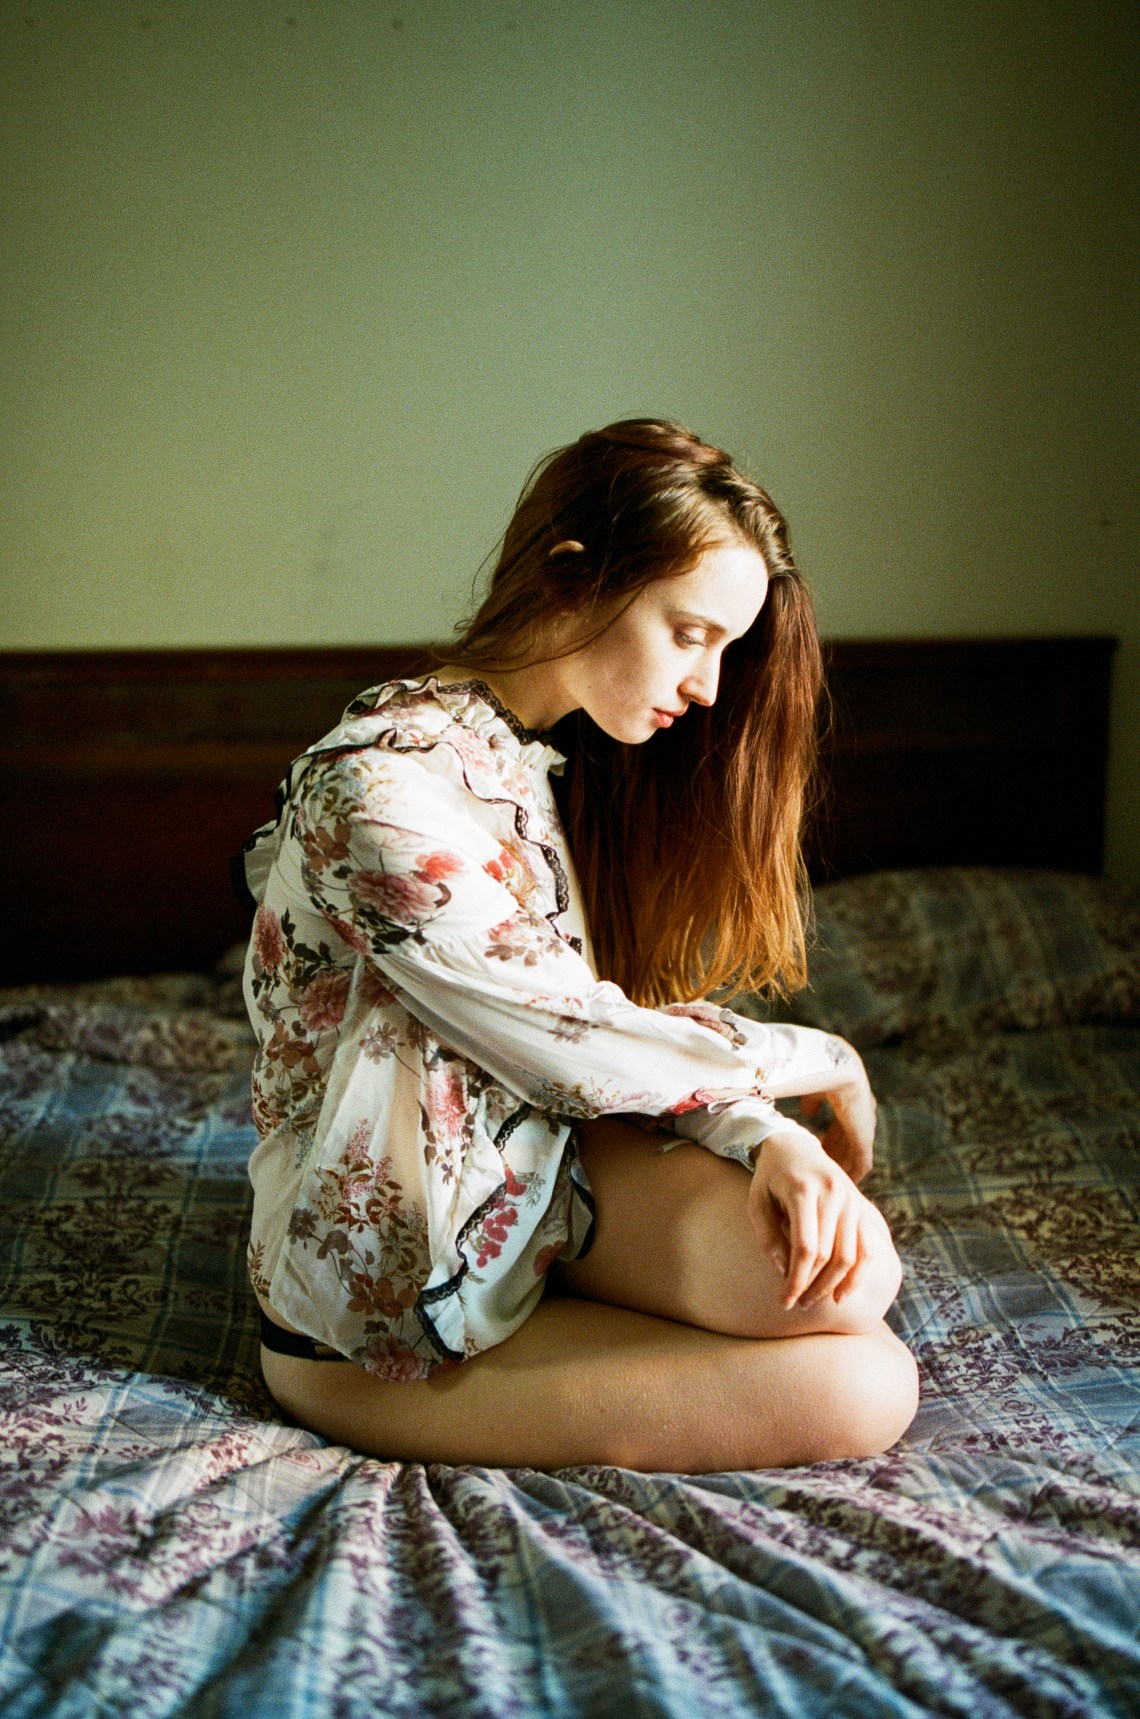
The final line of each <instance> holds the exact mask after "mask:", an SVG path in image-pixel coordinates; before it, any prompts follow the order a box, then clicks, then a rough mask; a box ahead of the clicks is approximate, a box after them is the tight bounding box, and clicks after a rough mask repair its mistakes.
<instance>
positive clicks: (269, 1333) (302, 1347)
mask: <svg viewBox="0 0 1140 1719" xmlns="http://www.w3.org/2000/svg"><path fill="white" fill-rule="evenodd" d="M260 1312H261V1341H262V1343H263V1345H264V1346H265V1348H266V1349H272V1350H273V1353H274V1354H275V1355H296V1356H297V1357H298V1358H299V1359H300V1360H302V1361H347V1359H348V1356H347V1355H342V1354H340V1352H339V1351H338V1350H336V1349H330V1348H329V1347H328V1345H327V1343H320V1344H317V1343H314V1342H313V1339H312V1338H311V1337H303V1336H302V1335H301V1333H300V1332H299V1331H286V1329H285V1327H284V1326H283V1325H278V1324H277V1322H276V1320H273V1319H270V1317H269V1315H268V1314H267V1313H266V1312H265V1310H264V1309H260Z"/></svg>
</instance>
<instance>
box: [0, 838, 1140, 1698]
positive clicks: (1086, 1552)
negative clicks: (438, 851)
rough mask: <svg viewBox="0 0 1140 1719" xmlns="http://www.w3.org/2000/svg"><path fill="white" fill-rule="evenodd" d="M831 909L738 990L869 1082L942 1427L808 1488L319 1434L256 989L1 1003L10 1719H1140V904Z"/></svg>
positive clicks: (1023, 875) (213, 980)
mask: <svg viewBox="0 0 1140 1719" xmlns="http://www.w3.org/2000/svg"><path fill="white" fill-rule="evenodd" d="M816 899H817V924H816V931H815V939H814V943H813V953H812V963H811V967H812V985H811V988H810V989H809V990H808V991H806V992H804V993H802V994H801V995H800V996H799V997H798V998H796V999H793V1000H792V1002H791V1003H790V1004H785V1005H784V1006H783V1007H782V1008H773V1006H772V1005H771V1004H765V1003H763V1002H761V1001H760V1000H759V999H748V998H746V999H743V1000H738V1001H737V1002H736V1003H735V1004H734V1006H736V1007H739V1008H741V1009H742V1010H743V1011H744V1012H747V1013H754V1014H765V1013H767V1014H775V1015H776V1016H777V1017H780V1018H792V1019H797V1020H802V1021H804V1022H806V1023H808V1024H812V1025H825V1026H827V1027H829V1028H830V1029H831V1030H834V1031H838V1032H841V1033H844V1034H845V1035H846V1036H847V1037H849V1038H850V1039H851V1040H852V1042H854V1043H855V1044H857V1045H858V1046H859V1048H860V1049H861V1051H862V1052H863V1054H864V1056H865V1060H866V1062H867V1066H868V1069H869V1072H870V1075H871V1079H872V1084H873V1085H874V1087H875V1090H876V1093H877V1095H878V1097H879V1100H880V1127H879V1138H878V1142H877V1146H876V1167H875V1170H874V1172H873V1176H872V1179H871V1181H870V1182H869V1183H868V1184H867V1192H868V1193H869V1194H870V1195H871V1197H872V1198H874V1199H875V1200H876V1201H877V1202H878V1203H879V1204H880V1205H881V1206H882V1208H883V1210H884V1211H885V1213H886V1215H887V1217H888V1219H889V1221H890V1223H891V1226H892V1229H893V1232H894V1235H895V1239H896V1242H897V1244H898V1247H899V1251H900V1254H901V1256H902V1259H903V1264H904V1270H905V1277H904V1282H903V1287H902V1292H901V1294H900V1297H899V1300H898V1302H897V1303H896V1306H895V1307H894V1309H893V1310H892V1313H891V1323H892V1324H893V1325H894V1327H895V1329H896V1330H898V1332H899V1333H900V1335H901V1336H903V1338H904V1339H905V1340H906V1341H907V1342H908V1343H909V1344H910V1346H911V1348H912V1349H913V1351H914V1353H915V1355H916V1357H917V1359H918V1362H919V1367H920V1370H921V1376H922V1403H921V1407H920V1409H919V1413H918V1416H917V1418H916V1420H915V1422H914V1424H913V1426H912V1427H911V1429H910V1431H909V1432H908V1433H907V1434H906V1436H905V1437H904V1439H903V1440H902V1441H901V1443H900V1444H899V1445H897V1446H896V1447H895V1448H894V1449H893V1450H891V1451H890V1452H888V1453H887V1454H886V1455H884V1456H880V1457H876V1458H872V1459H868V1460H863V1461H850V1462H834V1463H825V1464H819V1465H816V1466H813V1467H808V1468H802V1469H784V1470H769V1471H766V1472H734V1473H724V1474H712V1475H701V1476H687V1475H672V1474H641V1473H635V1472H632V1471H629V1470H624V1469H617V1468H611V1467H602V1466H597V1467H579V1468H572V1469H563V1470H560V1471H558V1472H554V1473H543V1472H538V1471H535V1470H530V1469H490V1468H477V1467H470V1468H462V1467H449V1466H446V1465H442V1464H430V1463H429V1464H415V1463H394V1462H393V1463H388V1462H382V1461H378V1460H375V1459H372V1458H364V1457H361V1456H359V1455H358V1454H356V1453H354V1452H353V1451H351V1450H348V1449H345V1448H343V1447H339V1446H335V1445H329V1444H326V1443H325V1442H323V1441H322V1440H321V1439H319V1438H318V1437H316V1436H315V1435H313V1434H311V1433H309V1432H307V1431H304V1430H302V1429H301V1428H298V1427H296V1426H293V1425H290V1424H288V1423H286V1422H285V1421H284V1420H283V1419H282V1416H281V1413H280V1411H279V1410H278V1409H277V1408H276V1406H275V1405H274V1404H273V1402H272V1400H271V1399H270V1398H269V1397H268V1395H267V1393H266V1392H265V1390H264V1387H263V1385H262V1384H261V1381H260V1376H259V1372H258V1364H257V1353H258V1351H257V1313H256V1304H255V1302H254V1300H253V1298H252V1294H251V1291H250V1289H249V1287H248V1284H247V1281H246V1278H245V1271H244V1251H245V1242H246V1236H247V1231H248V1223H249V1211H250V1189H249V1184H248V1180H247V1178H246V1171H245V1164H246V1160H247V1158H248V1155H249V1152H250V1150H251V1148H252V1145H253V1142H254V1136H253V1131H252V1126H251V1123H250V1119H249V1090H248V1086H249V1064H250V1057H251V1054H252V1041H251V1038H250V1035H249V1031H248V1027H247V1025H246V1023H245V1019H244V1010H243V1007H242V1003H241V998H240V994H239V990H238V980H237V978H236V975H235V974H234V973H233V972H232V971H231V972H227V971H220V972H217V973H213V974H208V975H202V974H166V975H159V976H157V977H155V976H152V977H148V978H123V979H112V980H104V981H99V982H93V983H89V984H85V985H70V986H68V985H50V986H25V987H21V988H20V989H19V990H9V991H7V992H3V993H0V1039H2V1042H0V1175H2V1182H0V1186H2V1187H3V1190H4V1198H3V1206H2V1212H0V1421H2V1429H3V1430H2V1437H0V1711H3V1713H4V1714H5V1715H6V1716H11V1719H33V1716H34V1719H65V1716H67V1719H72V1716H79V1715H84V1716H85V1715H89V1714H107V1715H112V1714H114V1715H119V1714H126V1713H129V1714H131V1715H132V1716H136V1715H137V1716H140V1719H142V1716H152V1715H153V1716H155V1719H158V1716H160V1715H169V1714H180V1713H194V1714H204V1715H233V1716H235V1719H238V1716H240V1719H251V1716H260V1715H266V1716H268V1715H273V1716H274V1719H280V1716H283V1715H313V1714H322V1715H323V1714H329V1715H335V1716H344V1719H349V1716H355V1715H361V1716H363V1715H365V1714H367V1715H375V1714H384V1715H413V1714H415V1715H420V1714H425V1715H427V1714H430V1715H441V1716H442V1715H448V1716H453V1715H472V1716H479V1719H482V1716H484V1715H485V1716H486V1719H504V1716H508V1715H527V1716H528V1719H529V1716H531V1715H545V1714H550V1715H563V1714H582V1715H586V1714H589V1715H598V1714H601V1715H605V1714H619V1713H620V1714H621V1715H622V1719H635V1716H639V1715H654V1716H657V1715H670V1716H672V1715H676V1716H677V1719H681V1716H682V1715H683V1716H685V1719H691V1716H692V1715H693V1714H696V1713H700V1714H702V1715H706V1714H712V1715H719V1714H725V1715H728V1714H733V1715H735V1714H751V1713H756V1714H760V1713H763V1714H769V1713H771V1714H785V1713H786V1714H789V1715H793V1714H794V1715H797V1716H798V1715H803V1714H814V1713H820V1714H828V1715H847V1714H851V1715H876V1716H878V1715H893V1714H898V1715H911V1714H919V1713H937V1714H954V1715H969V1719H985V1716H988V1715H995V1716H996V1715H1007V1714H1025V1715H1040V1716H1042V1719H1044V1716H1050V1719H1053V1716H1058V1719H1059V1716H1061V1715H1065V1716H1069V1715H1084V1714H1090V1715H1091V1714H1095V1715H1128V1714H1136V1713H1137V1712H1140V1365H1138V1363H1140V903H1138V901H1137V898H1136V897H1135V896H1134V895H1130V894H1129V893H1128V892H1126V891H1123V890H1118V889H1113V888H1112V887H1111V886H1109V885H1107V884H1104V883H1103V882H1099V881H1097V880H1094V879H1091V878H1084V877H1080V876H1075V875H1069V874H1062V873H1047V872H1031V871H1026V872H1014V871H996V870H982V869H972V870H971V869H956V870H926V871H923V870H917V871H910V872H891V873H876V874H871V875H869V876H867V877H863V878H856V879H849V880H845V881H843V882H840V883H835V884H831V885H827V886H825V887H824V888H823V889H822V890H820V891H818V892H817V898H816ZM789 1108H791V1109H792V1110H794V1105H793V1106H790V1107H789ZM820 1120H821V1119H816V1121H815V1122H813V1124H812V1125H813V1126H817V1125H819V1122H820Z"/></svg>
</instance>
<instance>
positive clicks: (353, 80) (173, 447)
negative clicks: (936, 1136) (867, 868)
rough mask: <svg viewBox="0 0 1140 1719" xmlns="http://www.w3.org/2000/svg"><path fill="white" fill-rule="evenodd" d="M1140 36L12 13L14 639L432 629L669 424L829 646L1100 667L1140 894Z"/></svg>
mask: <svg viewBox="0 0 1140 1719" xmlns="http://www.w3.org/2000/svg"><path fill="white" fill-rule="evenodd" d="M1135 18H1136V9H1135V7H1134V6H1133V4H1132V3H1131V0H1128V3H1126V4H1114V3H1110V0H1103V3H1097V0H1079V3H1077V4H1073V5H1066V4H1059V3H1057V0H1035V3H1033V4H1023V3H1016V0H1014V3H1011V0H1001V3H1000V4H998V3H997V0H750V3H744V0H741V3H739V4H732V3H728V0H642V3H638V0H579V3H575V0H543V3H542V4H535V3H534V0H389V3H380V0H291V3H284V0H283V3H280V4H278V3H277V0H257V3H252V0H251V3H245V4H243V3H241V0H236V3H235V0H151V3H149V4H144V3H143V0H139V3H129V4H128V3H126V0H123V3H121V4H120V3H116V0H85V3H80V0H54V3H53V4H47V3H46V0H21V3H20V4H19V5H11V4H9V3H8V0H0V50H2V58H3V87H2V89H0V126H2V137H0V143H2V149H3V161H2V172H0V202H2V206H0V220H2V228H3V233H4V241H3V268H4V280H3V282H2V283H0V286H2V289H3V296H2V301H0V303H2V309H0V316H2V318H3V351H2V355H0V363H2V366H3V369H2V376H3V401H2V421H0V578H2V582H3V584H2V601H0V646H3V647H54V646H64V645H84V646H86V645H150V644H154V645H189V644H249V643H255V642H258V641H264V642H269V643H294V642H295V643H302V642H333V643H335V642H341V641H350V640H351V641H358V642H362V641H371V640H376V641H399V640H409V639H419V638H423V637H425V636H430V635H435V636H438V635H439V634H440V633H441V632H442V631H444V630H445V628H446V626H447V625H448V624H450V622H451V621H453V620H454V619H456V618H457V617H458V615H459V614H460V612H461V611H462V610H463V608H464V607H465V605H466V602H467V598H468V594H469V590H470V580H471V576H472V574H473V573H474V571H475V569H476V567H477V566H478V564H479V562H480V560H481V559H482V557H483V555H484V553H485V552H486V550H487V549H488V548H489V547H490V545H491V543H492V541H493V539H494V538H495V536H496V535H497V533H498V532H499V531H500V530H501V528H502V526H503V524H504V523H505V520H506V517H507V515H508V513H509V511H510V507H511V504H512V502H513V499H514V496H515V493H516V492H517V489H518V486H519V484H520V483H521V481H522V479H523V477H524V475H525V473H526V470H527V468H528V466H529V465H530V463H531V461H532V459H533V458H534V457H535V456H537V455H538V454H539V453H541V452H543V451H544V450H546V449H548V448H550V447H552V446H554V445H556V444H557V443H559V442H562V441H566V440H568V439H570V438H572V437H573V436H575V435H577V434H578V433H579V432H580V431H581V430H583V429H585V428H587V427H589V426H592V425H596V424H599V423H602V422H605V421H606V420H608V419H610V418H613V417H616V416H619V415H622V414H627V413H632V412H654V413H667V414H671V415H675V416H678V417H680V418H682V419H685V420H687V421H689V422H690V423H691V424H692V425H693V426H694V427H695V428H697V429H699V430H700V431H701V432H702V433H704V434H705V435H707V436H710V437H712V438H714V439H718V440H720V441H722V442H723V443H724V444H726V445H727V446H728V447H730V448H731V449H733V450H734V452H736V453H737V455H738V456H739V457H740V458H741V459H742V460H743V461H744V462H745V463H746V464H748V465H749V466H750V467H751V468H752V469H753V470H754V471H755V472H756V474H757V475H758V476H760V477H761V478H762V479H763V481H765V482H766V483H767V484H768V486H769V487H770V488H771V489H772V490H773V492H774V493H775V495H776V497H777V499H778V500H779V501H780V502H781V504H782V505H783V506H784V508H785V509H786V511H787V512H788V513H789V515H790V517H791V521H792V527H793V535H794V539H795V542H796V544H797V546H798V549H799V551H800V555H801V558H802V561H803V563H804V565H805V567H806V569H807V571H808V573H809V575H810V577H811V579H812V581H813V583H814V586H815V589H816V592H817V597H818V603H819V609H820V614H821V618H822V622H823V626H824V628H825V630H826V631H828V632H829V633H831V634H833V635H847V636H859V635H875V634H891V635H899V634H908V633H987V632H1021V631H1029V632H1041V633H1050V632H1058V631H1064V630H1069V629H1075V630H1093V631H1111V632H1116V633H1119V634H1120V636H1121V639H1122V641H1123V642H1122V648H1121V652H1120V655H1119V658H1118V663H1117V686H1116V692H1117V719H1116V725H1115V730H1114V740H1113V774H1112V806H1111V816H1110V854H1111V864H1112V867H1113V869H1114V870H1115V871H1116V872H1117V873H1118V874H1119V875H1125V876H1129V877H1131V878H1133V879H1135V880H1136V881H1140V626H1138V623H1137V619H1136V603H1135V588H1136V570H1137V565H1138V563H1137V517H1136V513H1137V508H1136V503H1137V496H1136V483H1135V478H1136V462H1135V422H1136V411H1135V407H1136V398H1135V376H1136V334H1135V321H1134V315H1133V316H1129V315H1128V311H1129V309H1132V310H1133V312H1134V308H1135V307H1134V303H1133V305H1132V306H1131V307H1130V306H1129V305H1128V302H1127V301H1128V297H1129V294H1130V293H1131V292H1133V291H1134V282H1135V279H1136V269H1137V260H1138V259H1137V254H1136V253H1137V246H1136V237H1137V228H1136V217H1135V213H1134V203H1135V187H1136V183H1137V159H1136V154H1137V152H1136V129H1135V120H1134V119H1133V118H1130V117H1129V116H1130V115H1131V113H1132V112H1133V106H1134V91H1135V76H1136V70H1137V53H1136V24H1135ZM1064 815H1065V808H1064V807H1063V806H1059V807H1058V816H1060V817H1063V816H1064Z"/></svg>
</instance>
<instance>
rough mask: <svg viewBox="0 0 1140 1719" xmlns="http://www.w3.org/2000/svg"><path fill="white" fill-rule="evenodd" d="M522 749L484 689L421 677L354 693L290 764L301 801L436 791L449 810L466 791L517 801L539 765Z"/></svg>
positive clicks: (528, 790)
mask: <svg viewBox="0 0 1140 1719" xmlns="http://www.w3.org/2000/svg"><path fill="white" fill-rule="evenodd" d="M529 750H530V748H529V746H528V744H527V743H526V742H524V741H522V740H521V739H520V737H519V735H518V734H517V733H516V732H515V730H514V728H513V727H512V725H511V719H510V713H509V712H504V711H502V709H501V708H500V707H499V706H498V704H497V701H496V700H495V699H494V695H493V694H490V689H489V688H485V687H483V686H482V684H481V683H480V682H479V681H477V680H474V679H471V680H463V681H448V680H443V679H440V678H439V677H438V676H437V675H435V674H428V675H422V676H419V677H416V678H414V679H413V678H408V679H404V680H393V681H385V682H382V683H381V684H380V685H378V686H374V687H369V688H368V689H367V690H366V691H365V692H362V693H360V694H359V695H358V696H357V697H356V698H354V699H353V701H352V703H351V704H350V705H349V706H348V708H347V710H346V711H345V713H344V716H343V717H342V719H341V721H340V722H339V723H338V724H337V726H336V727H335V728H333V729H331V730H330V731H329V733H328V734H326V735H325V736H323V738H322V739H321V740H319V741H317V742H316V744H315V745H314V746H312V747H310V748H309V751H308V752H307V753H306V754H305V755H304V758H303V759H302V760H299V764H300V765H301V766H302V768H301V769H300V770H299V771H298V772H297V774H296V778H295V780H296V785H297V788H298V789H299V790H300V795H301V797H302V798H304V799H306V800H309V801H310V802H311V801H312V799H313V798H314V797H315V796H316V797H320V798H321V799H324V800H328V799H329V796H330V795H331V796H332V799H334V800H335V801H337V802H338V803H339V805H340V806H341V807H342V808H344V807H345V806H347V805H348V804H349V803H355V804H356V805H357V806H359V807H361V808H362V807H363V805H364V804H365V803H371V804H372V805H373V807H375V806H376V805H377V804H378V803H379V802H380V801H381V800H382V801H384V802H386V803H387V804H389V805H391V804H392V803H393V802H394V801H395V800H399V799H402V798H404V797H411V798H413V799H415V798H418V797H419V796H420V795H422V794H428V795H430V796H432V797H436V796H438V795H440V794H443V795H444V796H445V797H447V798H451V799H453V802H455V804H454V809H455V810H459V803H461V802H462V801H464V800H466V799H468V798H469V797H473V798H474V799H477V800H494V801H502V800H504V799H507V800H515V801H516V802H517V803H519V804H525V803H526V802H527V801H529V800H530V799H532V797H533V792H534V783H533V776H534V766H535V764H537V763H540V762H541V760H539V759H537V758H535V759H531V758H530V757H529V756H528V755H527V754H528V753H529ZM547 750H549V749H546V748H543V747H541V746H539V747H537V748H535V751H536V752H546V751H547ZM556 756H558V755H557V754H555V753H554V752H553V751H552V750H550V757H551V758H554V757H556Z"/></svg>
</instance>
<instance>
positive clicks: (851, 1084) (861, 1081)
mask: <svg viewBox="0 0 1140 1719" xmlns="http://www.w3.org/2000/svg"><path fill="white" fill-rule="evenodd" d="M847 1048H848V1049H849V1050H850V1049H851V1047H850V1046H848V1047H847ZM844 1074H845V1076H846V1078H845V1079H844V1080H843V1081H842V1083H841V1084H839V1085H837V1086H832V1087H829V1088H828V1089H827V1091H826V1092H811V1093H807V1094H805V1096H804V1097H802V1098H801V1099H800V1110H801V1111H802V1113H803V1114H804V1115H805V1116H816V1115H818V1113H819V1110H820V1107H821V1106H822V1104H823V1102H824V1100H825V1099H826V1100H827V1102H828V1104H830V1106H831V1114H832V1121H831V1122H830V1123H829V1124H828V1126H827V1128H826V1129H825V1130H824V1133H823V1136H822V1139H821V1141H820V1144H821V1145H822V1147H823V1149H824V1151H825V1152H826V1153H827V1155H828V1157H829V1158H834V1160H835V1162H836V1163H837V1164H838V1165H839V1166H840V1168H841V1169H843V1170H846V1172H847V1174H848V1175H849V1176H850V1178H851V1180H852V1181H853V1182H861V1181H862V1180H863V1178H864V1176H866V1175H867V1173H868V1171H869V1170H870V1168H871V1165H872V1163H873V1162H874V1145H875V1115H876V1112H877V1110H878V1106H877V1104H876V1103H875V1095H874V1093H873V1092H872V1091H871V1082H870V1081H869V1080H868V1078H867V1070H866V1069H865V1068H864V1067H863V1059H862V1058H861V1057H860V1055H859V1053H858V1051H855V1050H851V1060H850V1061H849V1062H848V1064H847V1066H846V1067H845V1069H844Z"/></svg>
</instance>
